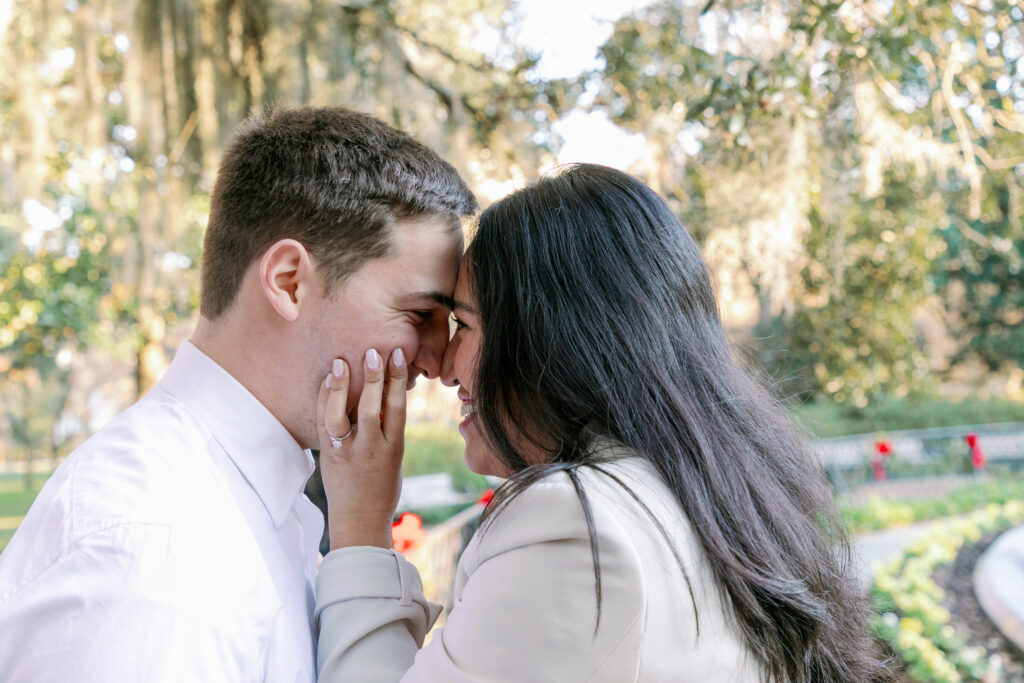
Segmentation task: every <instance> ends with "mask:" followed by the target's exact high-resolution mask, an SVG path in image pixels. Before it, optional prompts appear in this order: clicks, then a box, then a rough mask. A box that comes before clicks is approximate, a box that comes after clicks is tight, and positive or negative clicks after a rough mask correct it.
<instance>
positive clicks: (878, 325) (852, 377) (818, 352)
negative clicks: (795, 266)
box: [759, 174, 941, 409]
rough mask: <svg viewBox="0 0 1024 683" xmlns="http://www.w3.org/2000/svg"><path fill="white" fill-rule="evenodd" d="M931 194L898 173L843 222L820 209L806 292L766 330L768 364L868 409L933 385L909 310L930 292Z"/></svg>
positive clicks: (934, 246)
mask: <svg viewBox="0 0 1024 683" xmlns="http://www.w3.org/2000/svg"><path fill="white" fill-rule="evenodd" d="M924 190H925V188H923V187H921V186H920V184H919V183H912V182H911V181H910V180H909V179H908V178H906V177H904V178H897V177H893V174H889V176H887V178H886V190H885V192H884V193H883V194H881V195H880V196H878V197H876V198H874V199H864V200H861V201H859V202H856V201H852V202H851V203H849V204H848V205H846V207H844V210H843V212H842V214H841V215H840V216H838V218H836V219H834V220H832V221H830V222H826V220H825V218H824V216H823V213H822V212H818V211H815V212H814V213H813V214H812V221H811V231H810V233H809V236H808V241H807V253H808V256H809V257H810V258H809V261H808V264H807V265H806V266H805V267H804V268H803V270H802V271H801V277H800V283H799V291H800V293H801V296H800V298H799V299H798V301H797V304H796V305H795V307H794V311H793V313H792V314H791V315H789V316H783V317H781V318H776V319H775V320H773V321H772V324H771V325H770V326H769V327H768V329H762V330H761V331H760V332H761V334H760V335H759V336H762V337H763V338H765V339H766V340H767V341H768V342H770V343H771V345H770V346H769V345H768V344H766V345H765V346H768V347H769V348H771V349H772V351H771V352H770V353H769V355H768V360H767V361H766V362H767V363H769V365H770V366H772V367H781V368H784V369H785V372H786V374H787V375H791V376H795V377H799V378H802V380H803V381H804V382H806V384H804V386H799V385H798V389H812V390H814V391H815V392H816V393H818V394H819V395H823V396H826V397H828V400H830V401H832V402H834V403H837V404H840V405H842V404H850V405H852V406H853V407H855V408H860V409H864V408H867V406H868V404H869V402H870V401H872V400H874V399H876V398H877V397H880V396H885V395H895V396H904V395H907V394H908V393H913V392H919V391H921V390H922V389H924V388H926V386H927V384H926V381H927V376H928V366H927V362H926V359H925V356H924V354H923V352H922V350H921V348H920V345H919V342H918V339H917V334H916V331H915V327H914V321H913V318H912V317H911V316H910V315H909V312H910V311H913V310H914V309H915V307H917V306H920V305H921V304H922V303H924V301H925V299H926V297H927V292H928V274H929V270H930V264H931V260H932V259H933V258H934V257H935V256H936V255H937V254H938V253H939V252H940V251H941V243H939V242H938V241H937V239H936V235H935V231H934V224H935V223H934V221H936V220H937V214H938V213H939V212H938V209H940V208H941V207H940V206H939V205H938V202H937V195H936V196H934V197H932V198H930V199H926V200H924V201H922V199H921V198H920V196H919V195H920V193H921V192H922V191H924ZM839 244H842V245H843V246H842V248H837V245H839ZM773 333H774V334H773Z"/></svg>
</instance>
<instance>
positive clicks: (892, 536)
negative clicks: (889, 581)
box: [853, 516, 958, 589]
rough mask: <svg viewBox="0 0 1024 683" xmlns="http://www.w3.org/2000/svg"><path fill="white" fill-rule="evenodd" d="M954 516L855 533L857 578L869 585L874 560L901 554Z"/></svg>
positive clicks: (854, 551) (854, 546)
mask: <svg viewBox="0 0 1024 683" xmlns="http://www.w3.org/2000/svg"><path fill="white" fill-rule="evenodd" d="M957 518H958V516H954V517H940V518H939V519H931V520H928V521H926V522H918V523H916V524H908V525H907V526H900V527H896V528H894V529H884V530H882V531H868V532H865V533H863V534H857V535H856V536H854V537H853V553H854V562H855V565H856V568H857V572H856V573H857V578H858V579H860V582H861V584H862V585H863V586H864V588H865V589H867V588H869V587H870V586H871V579H872V575H871V565H872V564H873V563H874V562H884V561H886V560H888V559H890V558H891V557H893V556H894V555H901V554H903V552H904V551H905V550H906V549H907V548H908V547H909V546H910V544H911V543H913V542H914V541H916V540H917V539H919V538H921V537H922V536H926V535H928V533H929V532H930V531H931V530H932V529H934V528H935V527H936V526H938V525H940V524H945V523H946V522H948V521H949V520H951V519H957Z"/></svg>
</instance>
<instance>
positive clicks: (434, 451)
mask: <svg viewBox="0 0 1024 683" xmlns="http://www.w3.org/2000/svg"><path fill="white" fill-rule="evenodd" d="M465 450H466V444H465V442H464V441H463V440H462V436H461V435H460V434H459V431H458V430H457V429H455V428H454V427H450V426H448V425H441V424H428V423H417V424H410V425H408V426H407V427H406V429H405V459H404V460H403V465H402V473H403V474H404V475H405V476H407V477H411V476H414V475H417V474H433V473H435V472H447V473H448V474H450V475H451V476H452V483H453V484H454V486H455V488H456V489H457V490H459V491H465V492H474V491H483V490H485V489H486V488H487V481H486V480H485V479H484V478H483V477H481V476H480V475H479V474H473V473H472V472H470V471H469V468H467V467H466V464H465V462H464V461H463V453H464V452H465Z"/></svg>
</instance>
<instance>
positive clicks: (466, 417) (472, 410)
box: [459, 399, 476, 439]
mask: <svg viewBox="0 0 1024 683" xmlns="http://www.w3.org/2000/svg"><path fill="white" fill-rule="evenodd" d="M461 414H462V418H463V419H462V422H460V423H459V433H460V434H462V438H463V439H465V438H466V428H467V427H469V423H470V422H472V421H473V417H474V416H475V415H476V405H474V404H473V402H472V401H468V400H465V399H464V400H463V401H462V413H461Z"/></svg>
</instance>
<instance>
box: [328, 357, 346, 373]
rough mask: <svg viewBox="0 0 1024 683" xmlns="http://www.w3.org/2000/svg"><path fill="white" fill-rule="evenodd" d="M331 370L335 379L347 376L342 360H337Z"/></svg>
mask: <svg viewBox="0 0 1024 683" xmlns="http://www.w3.org/2000/svg"><path fill="white" fill-rule="evenodd" d="M331 369H332V370H333V371H334V376H335V377H341V376H342V375H344V374H345V361H343V360H342V359H340V358H335V359H334V365H333V366H332V368H331Z"/></svg>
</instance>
